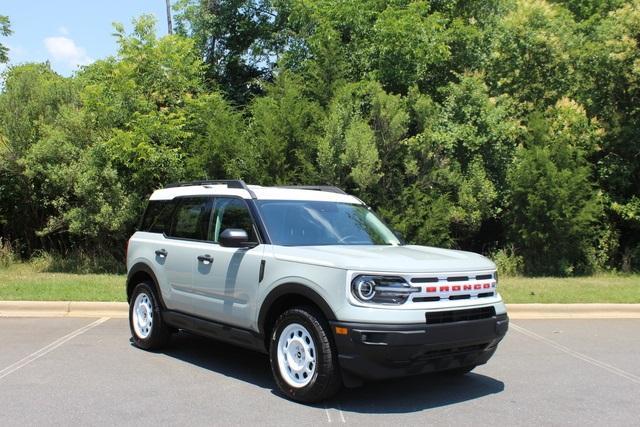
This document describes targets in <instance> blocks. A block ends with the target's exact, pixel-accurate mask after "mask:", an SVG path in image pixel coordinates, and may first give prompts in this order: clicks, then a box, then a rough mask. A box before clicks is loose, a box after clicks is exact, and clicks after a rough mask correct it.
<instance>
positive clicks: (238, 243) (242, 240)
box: [219, 228, 255, 248]
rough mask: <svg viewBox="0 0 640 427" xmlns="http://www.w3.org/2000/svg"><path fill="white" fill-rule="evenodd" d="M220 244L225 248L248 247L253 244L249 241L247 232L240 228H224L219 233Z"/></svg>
mask: <svg viewBox="0 0 640 427" xmlns="http://www.w3.org/2000/svg"><path fill="white" fill-rule="evenodd" d="M219 240H220V246H224V247H227V248H250V247H253V246H255V244H254V243H253V242H249V236H248V235H247V232H246V231H244V230H243V229H241V228H226V229H224V231H222V233H220V239H219Z"/></svg>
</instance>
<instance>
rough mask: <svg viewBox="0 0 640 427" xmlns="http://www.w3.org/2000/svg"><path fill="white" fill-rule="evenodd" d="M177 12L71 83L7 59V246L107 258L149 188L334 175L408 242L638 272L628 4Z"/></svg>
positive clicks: (636, 144)
mask: <svg viewBox="0 0 640 427" xmlns="http://www.w3.org/2000/svg"><path fill="white" fill-rule="evenodd" d="M175 9H176V10H175V12H176V35H170V36H165V37H162V38H157V37H156V35H155V30H154V22H153V20H152V19H151V18H149V17H146V16H143V17H141V18H139V19H138V20H136V22H135V29H134V31H133V32H132V33H131V34H127V33H125V31H124V29H123V27H122V26H116V38H117V41H118V43H119V52H118V54H117V56H116V57H110V58H106V59H103V60H100V61H97V62H95V63H93V64H91V65H89V66H86V67H83V68H82V69H81V70H79V71H78V72H77V73H76V74H75V75H74V76H73V77H70V78H65V77H61V76H59V75H57V74H56V73H55V72H53V71H52V70H51V69H50V67H49V65H48V64H23V65H16V66H12V67H10V68H9V69H8V70H7V71H6V72H5V75H4V83H3V87H2V91H1V93H0V157H1V159H2V160H1V162H0V236H2V238H4V239H5V240H9V241H12V242H13V246H14V247H18V248H20V250H21V252H22V255H23V256H30V255H31V254H33V252H34V251H37V250H39V249H45V250H55V251H60V252H68V251H69V250H70V249H71V248H73V247H76V248H77V247H80V248H84V249H86V250H94V251H102V252H105V251H106V252H110V253H112V254H114V255H116V256H121V253H122V251H123V249H124V242H125V241H126V238H127V236H128V235H129V234H130V233H131V232H132V230H134V228H135V226H136V222H137V219H138V217H139V215H140V213H141V212H142V210H143V209H144V204H145V199H146V198H147V197H148V195H149V194H150V193H151V192H152V191H153V189H155V188H158V187H160V186H162V185H163V184H166V183H167V182H170V181H178V180H188V179H201V178H243V179H245V180H246V181H248V182H250V183H257V184H265V185H269V184H284V183H287V184H296V183H297V184H310V183H313V184H317V183H322V184H334V185H338V186H340V187H343V188H345V189H346V190H347V191H349V192H352V193H354V194H356V195H358V196H359V197H361V198H362V199H363V200H365V201H366V202H368V203H369V204H370V205H372V206H373V207H374V208H375V209H376V210H378V211H379V212H380V213H381V214H382V215H383V216H384V217H385V218H386V219H387V221H388V222H389V223H390V224H391V225H392V226H393V227H394V228H395V229H396V230H398V232H399V233H401V234H402V235H404V237H405V239H406V240H408V241H409V242H415V243H420V244H428V245H440V246H446V247H453V248H461V249H468V250H475V251H481V252H484V253H487V254H495V255H496V257H497V258H498V259H499V260H501V261H502V262H504V263H505V265H508V266H509V268H510V269H512V270H522V271H523V272H524V273H527V274H549V275H551V274H553V275H569V274H582V273H589V272H592V271H594V270H604V269H620V270H625V271H628V270H634V269H635V270H638V269H640V109H639V108H638V105H640V104H639V101H640V49H639V46H638V43H640V0H633V1H622V0H608V1H604V2H603V1H572V0H556V1H544V0H521V1H513V0H488V1H483V2H477V1H467V0H456V1H450V0H448V1H444V0H432V1H430V2H425V1H409V0H394V1H385V0H343V1H336V0H313V1H310V0H273V1H269V0H180V1H178V2H176V4H175ZM8 31H9V27H8V19H6V18H5V17H1V16H0V34H3V35H6V34H8ZM5 53H6V50H4V49H3V47H2V46H1V45H0V61H1V60H2V59H3V57H2V55H4V54H5ZM512 272H514V271H512Z"/></svg>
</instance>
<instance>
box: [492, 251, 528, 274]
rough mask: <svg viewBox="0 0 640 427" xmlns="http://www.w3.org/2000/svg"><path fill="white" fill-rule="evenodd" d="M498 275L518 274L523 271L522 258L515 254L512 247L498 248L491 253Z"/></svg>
mask: <svg viewBox="0 0 640 427" xmlns="http://www.w3.org/2000/svg"><path fill="white" fill-rule="evenodd" d="M491 259H493V262H495V263H496V265H497V266H498V273H499V274H500V276H520V275H522V273H523V271H524V258H522V257H521V256H519V255H516V254H515V252H514V250H513V247H510V248H505V249H499V250H497V251H495V252H494V253H493V254H491Z"/></svg>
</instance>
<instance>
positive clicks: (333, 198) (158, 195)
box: [150, 184, 362, 204]
mask: <svg viewBox="0 0 640 427" xmlns="http://www.w3.org/2000/svg"><path fill="white" fill-rule="evenodd" d="M249 189H250V190H251V191H253V193H254V194H255V195H256V198H257V199H258V200H310V201H322V202H338V203H356V204H362V201H361V200H360V199H358V198H357V197H354V196H351V195H348V194H340V193H332V192H330V191H318V190H305V189H297V188H282V187H262V186H260V185H249ZM180 196H238V197H242V198H243V199H251V194H250V193H249V192H248V191H247V190H245V189H243V188H228V187H227V185H226V184H215V185H212V184H205V185H189V186H183V187H169V188H163V189H161V190H156V191H154V192H153V194H152V195H151V198H150V199H151V200H171V199H173V198H175V197H180Z"/></svg>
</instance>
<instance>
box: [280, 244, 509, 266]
mask: <svg viewBox="0 0 640 427" xmlns="http://www.w3.org/2000/svg"><path fill="white" fill-rule="evenodd" d="M274 256H275V257H276V259H279V260H283V261H293V262H302V263H305V264H313V265H323V266H327V267H334V268H342V269H345V270H360V271H372V272H395V273H440V272H463V271H479V270H493V269H495V268H496V266H495V264H494V263H493V262H491V261H490V260H489V259H488V258H485V257H483V256H482V255H479V254H476V253H473V252H464V251H456V250H451V249H440V248H433V247H429V246H415V245H403V246H357V245H330V246H274Z"/></svg>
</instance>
